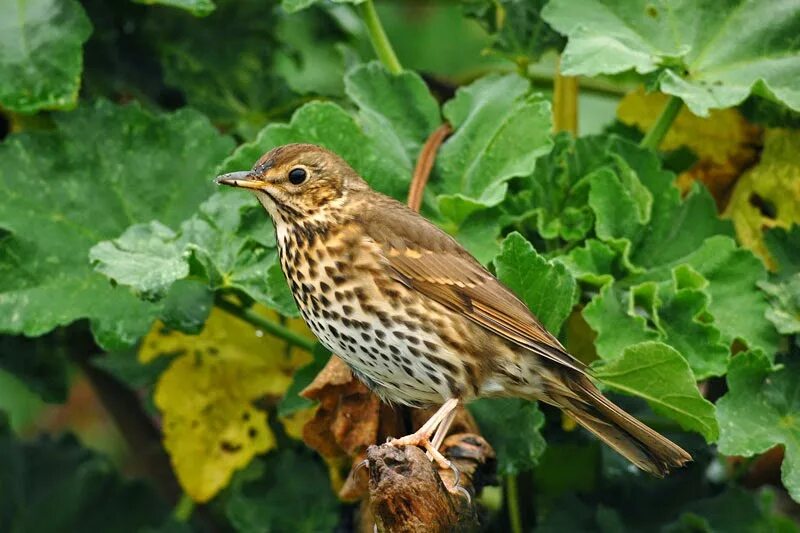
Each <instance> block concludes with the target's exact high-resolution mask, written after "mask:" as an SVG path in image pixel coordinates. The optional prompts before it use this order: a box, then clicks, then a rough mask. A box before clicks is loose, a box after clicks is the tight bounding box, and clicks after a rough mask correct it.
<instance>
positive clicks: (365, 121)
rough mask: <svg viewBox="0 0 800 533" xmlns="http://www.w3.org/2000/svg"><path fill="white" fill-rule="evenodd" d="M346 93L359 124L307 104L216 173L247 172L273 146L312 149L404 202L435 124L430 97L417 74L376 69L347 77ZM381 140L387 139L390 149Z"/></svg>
mask: <svg viewBox="0 0 800 533" xmlns="http://www.w3.org/2000/svg"><path fill="white" fill-rule="evenodd" d="M345 89H346V91H347V93H348V95H350V97H351V98H352V99H353V101H354V102H355V103H356V104H357V105H358V106H359V109H360V114H359V116H358V120H356V118H354V117H353V116H352V115H350V114H349V113H348V112H347V111H345V110H344V109H342V108H341V107H339V106H337V105H335V104H333V103H329V102H311V103H309V104H306V105H305V106H303V107H301V108H300V109H298V110H297V112H295V114H294V115H293V116H292V120H291V122H290V123H289V124H270V125H268V126H267V127H266V128H264V129H263V130H261V132H259V134H258V136H257V137H256V139H255V140H254V141H253V142H250V143H246V144H243V145H242V146H240V147H239V148H238V149H237V150H236V152H234V153H233V155H231V157H229V158H228V159H226V160H225V162H224V163H223V164H222V167H221V168H220V171H224V172H228V171H234V170H242V169H246V168H251V167H252V166H253V164H254V163H255V161H256V160H257V159H258V158H259V157H261V155H262V154H263V153H265V152H267V151H268V150H270V149H272V148H274V147H276V146H280V145H283V144H288V143H296V142H304V143H312V144H318V145H320V146H323V147H325V148H328V149H329V150H332V151H333V152H335V153H337V154H338V155H340V156H341V157H343V158H344V159H345V161H347V162H348V163H349V164H350V165H351V166H352V167H353V168H354V169H355V170H356V171H357V172H358V173H359V174H360V175H361V176H362V177H363V178H364V179H366V180H367V182H369V184H370V185H371V186H372V187H373V188H374V189H376V190H378V191H380V192H383V193H384V194H388V195H390V196H393V197H394V198H397V199H405V197H406V195H407V194H408V186H409V184H410V183H411V173H412V171H413V168H414V163H415V161H416V156H417V154H416V151H417V150H418V147H420V146H421V145H422V143H423V142H424V141H425V139H426V137H427V136H428V134H429V133H430V132H431V131H432V130H433V128H435V127H436V125H438V123H439V115H438V111H437V110H436V108H435V106H434V105H433V104H434V101H433V99H432V97H431V95H430V93H429V92H428V91H427V90H426V89H425V88H424V84H423V82H422V80H421V79H420V78H419V76H417V75H416V74H413V73H411V72H402V73H400V74H398V75H392V74H389V73H387V72H386V71H385V70H384V69H383V68H382V67H379V66H378V65H376V64H369V65H364V66H360V67H357V68H355V69H354V70H353V71H351V72H350V74H348V76H347V78H346V81H345ZM382 103H383V104H382ZM402 106H406V107H405V108H404V107H402ZM409 109H413V110H416V111H414V112H409ZM383 137H388V139H391V144H392V146H391V147H387V145H386V143H387V139H384V138H383Z"/></svg>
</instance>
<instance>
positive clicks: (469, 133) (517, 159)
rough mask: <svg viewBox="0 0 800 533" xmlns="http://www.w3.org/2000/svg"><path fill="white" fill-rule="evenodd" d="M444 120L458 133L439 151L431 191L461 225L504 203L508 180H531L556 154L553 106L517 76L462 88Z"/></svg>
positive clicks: (491, 78)
mask: <svg viewBox="0 0 800 533" xmlns="http://www.w3.org/2000/svg"><path fill="white" fill-rule="evenodd" d="M444 116H445V118H447V120H448V121H449V122H450V124H452V126H453V128H455V133H453V135H452V136H451V137H450V138H449V139H447V141H446V142H445V143H444V144H443V145H442V147H441V148H440V150H439V153H438V155H437V158H436V166H435V176H434V178H433V179H432V180H431V184H430V185H431V187H432V188H433V189H434V191H435V192H437V193H438V194H439V196H438V206H439V210H440V211H441V213H442V214H443V215H444V216H445V217H446V218H447V219H449V220H451V221H453V222H455V223H456V224H460V223H461V222H463V221H464V219H465V218H466V217H467V216H468V215H469V214H471V213H473V212H475V211H478V210H480V209H485V208H487V207H492V206H494V205H497V204H499V203H500V202H501V201H503V198H505V195H506V189H507V182H508V180H510V179H511V178H514V177H518V176H525V175H527V174H530V173H531V172H532V171H533V169H534V167H535V164H536V159H537V158H538V157H539V156H541V155H544V154H546V153H548V152H549V151H550V149H551V148H552V141H551V139H550V128H551V116H550V104H549V102H547V101H546V100H545V99H543V98H542V97H541V96H540V95H535V94H531V92H530V85H529V83H528V82H527V81H526V80H525V79H524V78H522V77H520V76H518V75H516V74H508V75H506V76H502V77H501V76H487V77H485V78H481V79H479V80H478V81H476V82H474V83H472V84H471V85H469V86H467V87H462V88H460V89H459V90H458V91H457V92H456V96H455V98H453V99H452V100H450V101H449V102H447V103H446V104H445V106H444ZM520 139H524V142H520Z"/></svg>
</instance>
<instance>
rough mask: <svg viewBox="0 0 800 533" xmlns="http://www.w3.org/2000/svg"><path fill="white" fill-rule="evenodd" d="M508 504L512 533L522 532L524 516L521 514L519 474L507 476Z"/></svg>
mask: <svg viewBox="0 0 800 533" xmlns="http://www.w3.org/2000/svg"><path fill="white" fill-rule="evenodd" d="M506 506H507V507H508V521H509V523H510V524H511V533H522V516H521V515H520V514H519V488H518V487H517V476H515V475H508V476H506Z"/></svg>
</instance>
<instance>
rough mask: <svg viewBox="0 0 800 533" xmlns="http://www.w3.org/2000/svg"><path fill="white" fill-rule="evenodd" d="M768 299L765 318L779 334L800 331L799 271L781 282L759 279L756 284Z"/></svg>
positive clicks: (790, 333)
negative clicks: (768, 304) (768, 303)
mask: <svg viewBox="0 0 800 533" xmlns="http://www.w3.org/2000/svg"><path fill="white" fill-rule="evenodd" d="M758 286H759V287H761V290H762V291H764V292H765V293H766V294H767V296H768V297H769V300H770V308H769V309H767V313H766V317H767V320H769V321H770V322H772V324H773V325H774V326H775V329H776V330H778V333H780V334H781V335H794V334H796V333H800V272H798V273H797V274H795V275H794V276H792V277H791V278H788V279H785V280H784V281H783V282H781V283H769V282H767V281H761V282H759V284H758Z"/></svg>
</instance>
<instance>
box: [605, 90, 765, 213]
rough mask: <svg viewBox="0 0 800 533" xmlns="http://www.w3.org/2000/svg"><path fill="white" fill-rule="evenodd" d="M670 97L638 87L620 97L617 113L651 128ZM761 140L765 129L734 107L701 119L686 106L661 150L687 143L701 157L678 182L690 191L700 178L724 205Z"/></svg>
mask: <svg viewBox="0 0 800 533" xmlns="http://www.w3.org/2000/svg"><path fill="white" fill-rule="evenodd" d="M667 99H668V97H667V95H665V94H662V93H649V94H648V93H645V92H644V89H643V88H639V89H637V90H635V91H633V92H631V93H628V94H627V95H625V97H624V98H623V99H622V101H620V104H619V107H618V108H617V117H618V118H619V120H620V121H621V122H623V123H625V124H627V125H629V126H636V127H637V128H638V129H640V130H641V131H643V132H644V131H648V130H649V129H650V127H651V126H652V125H653V123H654V122H655V121H656V119H657V118H658V116H659V114H660V113H661V110H662V109H663V108H664V105H665V104H666V102H667ZM760 139H761V128H759V127H758V126H755V125H753V124H750V123H749V122H747V121H746V120H745V119H744V117H742V115H741V114H740V113H739V112H738V111H737V110H736V109H721V110H719V109H718V110H712V111H711V112H710V114H709V116H708V117H705V118H702V117H698V116H696V115H694V114H692V112H691V111H689V109H688V108H686V106H684V107H683V108H682V109H681V111H680V113H678V116H677V118H676V119H675V122H673V123H672V126H671V127H670V129H669V131H668V132H667V135H666V136H665V137H664V140H663V141H662V142H661V145H660V149H662V150H665V151H669V150H675V149H677V148H680V147H683V146H685V147H687V148H689V149H691V150H692V152H694V153H695V154H696V155H697V157H698V161H697V162H696V163H695V164H694V165H693V167H692V168H691V169H689V170H688V171H687V172H684V173H683V174H681V175H680V176H679V177H678V185H679V186H680V188H681V189H682V190H684V191H687V190H688V187H689V186H690V185H691V182H692V181H695V180H698V181H701V182H703V183H704V184H705V185H706V187H708V189H709V190H710V191H711V193H712V194H713V195H714V197H715V198H716V199H717V201H718V203H719V204H723V203H724V200H725V195H726V194H727V192H728V189H729V187H730V184H731V183H732V182H733V181H734V180H735V179H736V178H737V177H738V176H739V175H740V174H741V173H742V170H743V169H745V168H747V167H748V166H750V165H751V164H752V163H753V162H754V161H755V158H756V156H757V151H756V146H757V145H758V144H759V143H760Z"/></svg>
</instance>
